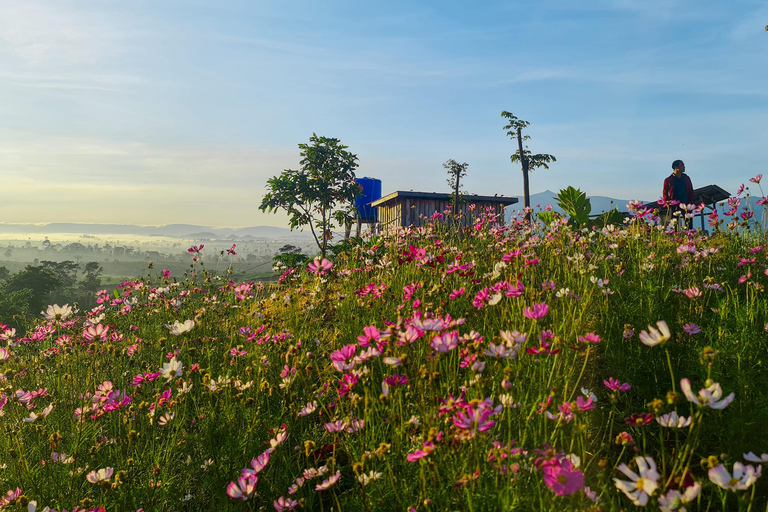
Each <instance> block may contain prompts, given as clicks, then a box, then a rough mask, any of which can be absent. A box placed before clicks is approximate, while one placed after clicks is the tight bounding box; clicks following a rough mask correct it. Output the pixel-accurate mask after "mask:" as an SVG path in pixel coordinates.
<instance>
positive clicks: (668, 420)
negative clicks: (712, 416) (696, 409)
mask: <svg viewBox="0 0 768 512" xmlns="http://www.w3.org/2000/svg"><path fill="white" fill-rule="evenodd" d="M691 419H692V418H686V417H684V416H678V415H677V413H676V412H675V411H672V412H670V413H668V414H664V415H662V416H656V421H657V422H658V424H659V425H661V426H662V427H667V428H685V427H687V426H689V425H690V424H691Z"/></svg>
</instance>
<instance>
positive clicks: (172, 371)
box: [160, 356, 184, 382]
mask: <svg viewBox="0 0 768 512" xmlns="http://www.w3.org/2000/svg"><path fill="white" fill-rule="evenodd" d="M183 368H184V365H183V364H181V361H177V360H176V356H173V357H172V358H171V360H170V361H168V362H167V363H165V364H164V365H163V368H162V369H161V370H160V371H161V372H162V373H163V378H164V379H165V381H166V382H170V381H172V380H173V379H174V378H176V377H181V372H182V370H183Z"/></svg>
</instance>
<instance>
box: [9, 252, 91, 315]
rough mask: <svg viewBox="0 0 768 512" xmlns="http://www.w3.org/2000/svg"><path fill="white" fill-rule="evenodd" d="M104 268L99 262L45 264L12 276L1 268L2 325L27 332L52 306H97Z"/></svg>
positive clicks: (44, 262) (27, 267) (43, 262)
mask: <svg viewBox="0 0 768 512" xmlns="http://www.w3.org/2000/svg"><path fill="white" fill-rule="evenodd" d="M103 270H104V269H103V268H102V267H101V265H100V264H99V263H98V262H96V261H91V262H88V263H75V262H74V261H71V260H66V261H59V262H56V261H41V262H40V264H39V265H27V266H26V267H25V268H24V269H23V270H21V271H19V272H17V273H15V274H11V273H10V272H9V271H8V269H7V268H6V267H0V323H3V324H7V325H9V326H11V327H14V328H17V329H19V328H22V329H23V328H25V327H26V326H27V325H28V324H29V322H30V321H31V320H32V319H33V318H38V317H39V316H40V312H41V311H44V310H45V309H46V308H47V307H48V305H49V304H59V305H61V304H64V303H68V304H70V305H72V304H74V303H75V302H77V303H78V306H79V307H80V308H81V309H89V308H92V307H93V306H95V304H96V297H95V294H96V292H97V291H98V290H99V288H100V287H101V274H102V272H103Z"/></svg>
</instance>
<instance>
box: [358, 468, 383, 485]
mask: <svg viewBox="0 0 768 512" xmlns="http://www.w3.org/2000/svg"><path fill="white" fill-rule="evenodd" d="M381 477H382V473H379V472H378V471H373V470H371V471H369V472H368V473H367V474H366V473H361V474H360V475H358V477H357V481H358V482H360V484H361V485H363V486H366V485H368V484H369V483H370V482H375V481H376V480H378V479H379V478H381Z"/></svg>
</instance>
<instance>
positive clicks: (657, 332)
mask: <svg viewBox="0 0 768 512" xmlns="http://www.w3.org/2000/svg"><path fill="white" fill-rule="evenodd" d="M656 325H657V326H658V327H659V328H658V329H656V328H655V327H652V326H650V325H649V326H648V331H650V334H648V332H647V331H642V332H641V333H640V341H642V342H643V343H644V344H646V345H648V346H649V347H654V346H656V345H658V344H659V343H664V342H665V341H667V340H668V339H669V338H670V337H671V336H672V333H670V332H669V327H668V326H667V322H665V321H664V320H659V321H658V322H656Z"/></svg>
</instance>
